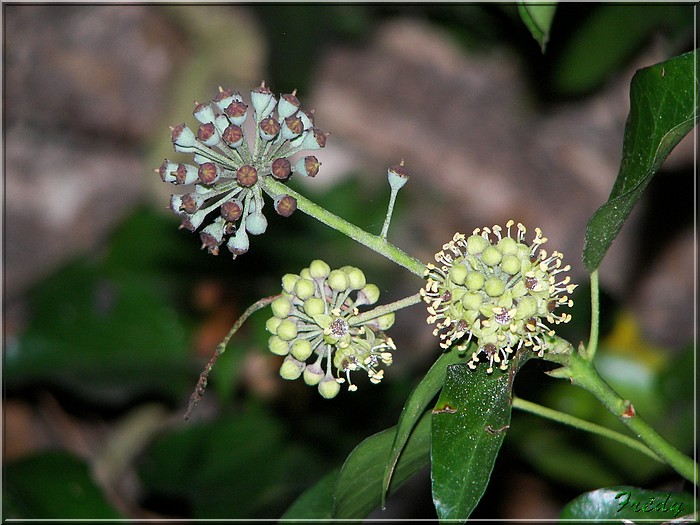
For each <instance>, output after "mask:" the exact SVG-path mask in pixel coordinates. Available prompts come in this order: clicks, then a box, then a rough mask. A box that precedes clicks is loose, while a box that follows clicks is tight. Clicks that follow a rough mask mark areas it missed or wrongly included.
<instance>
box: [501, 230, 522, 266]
mask: <svg viewBox="0 0 700 525" xmlns="http://www.w3.org/2000/svg"><path fill="white" fill-rule="evenodd" d="M507 238H508V239H510V237H507ZM511 240H513V239H511ZM501 269H502V270H503V271H504V272H506V273H507V274H510V275H515V274H516V273H518V272H519V271H520V259H518V258H517V257H516V256H515V255H504V256H503V259H502V260H501Z"/></svg>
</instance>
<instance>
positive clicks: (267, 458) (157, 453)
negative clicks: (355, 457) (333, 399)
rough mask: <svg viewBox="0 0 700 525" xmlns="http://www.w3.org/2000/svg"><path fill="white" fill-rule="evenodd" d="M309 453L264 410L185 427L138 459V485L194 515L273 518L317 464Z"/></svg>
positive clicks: (320, 465) (316, 469)
mask: <svg viewBox="0 0 700 525" xmlns="http://www.w3.org/2000/svg"><path fill="white" fill-rule="evenodd" d="M324 466H325V465H323V463H321V461H320V460H319V459H318V458H317V457H316V454H315V451H314V450H312V449H311V448H310V447H307V446H305V445H300V444H298V443H296V442H293V441H290V440H288V439H286V436H285V431H284V427H283V426H282V424H281V423H280V422H279V421H277V420H276V419H274V418H272V417H271V416H270V415H268V414H267V413H266V412H265V411H263V410H259V409H258V410H254V409H248V410H247V411H246V412H245V413H243V414H239V415H236V416H233V417H229V418H226V419H222V420H219V421H215V422H211V423H202V424H197V425H188V426H187V427H186V428H184V429H183V430H179V431H177V432H173V433H171V434H168V435H167V436H165V437H163V438H162V439H160V440H158V441H157V442H155V443H154V444H153V445H152V447H151V448H150V449H149V450H148V451H147V453H146V454H145V455H144V457H143V458H142V462H141V465H140V469H139V475H140V478H141V481H142V483H143V485H144V487H145V488H146V489H147V490H148V491H150V493H151V494H155V495H157V496H158V497H160V498H163V499H166V500H167V499H168V498H170V499H172V500H173V501H177V502H178V503H179V504H180V505H183V504H184V505H185V506H186V508H187V509H189V510H190V511H191V513H192V517H194V518H197V519H229V518H231V519H232V518H236V519H246V518H270V517H274V516H276V515H279V514H280V513H281V512H282V511H283V510H284V508H286V507H287V506H288V505H289V503H290V502H291V501H292V499H293V498H294V497H296V495H297V494H298V493H299V492H301V490H302V489H303V488H304V487H306V486H308V485H309V484H310V482H311V481H312V480H313V479H314V477H316V476H317V474H316V473H317V472H320V471H321V470H320V469H322V468H323V467H324Z"/></svg>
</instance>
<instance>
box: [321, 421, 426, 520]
mask: <svg viewBox="0 0 700 525" xmlns="http://www.w3.org/2000/svg"><path fill="white" fill-rule="evenodd" d="M395 433H396V429H395V428H393V427H392V428H390V429H387V430H384V431H382V432H379V433H378V434H374V435H373V436H370V437H368V438H367V439H365V440H364V441H363V442H362V443H360V444H359V445H358V446H357V447H356V448H355V449H354V450H353V451H352V452H351V453H350V455H349V456H348V458H347V459H346V460H345V464H344V465H343V468H342V470H341V471H340V475H339V476H338V483H337V485H336V490H335V506H334V512H333V517H334V518H336V519H358V520H359V519H363V518H365V517H366V516H367V514H369V513H370V512H371V511H372V510H374V509H375V508H376V507H377V506H379V504H380V503H381V501H382V492H383V490H382V480H383V475H384V470H385V468H386V461H387V458H388V457H389V452H390V451H391V446H392V443H393V441H394V435H395ZM429 459H430V413H429V412H428V413H425V414H424V415H423V417H422V418H421V419H420V421H418V424H417V425H416V426H415V428H414V430H413V433H412V434H411V436H410V437H409V439H408V442H407V443H406V446H405V447H404V449H403V453H402V454H401V457H400V458H399V462H398V464H397V465H396V469H395V471H394V476H393V479H392V483H391V488H392V490H396V489H397V488H398V487H399V486H400V485H401V483H403V482H404V481H406V480H407V479H408V478H410V477H411V476H413V475H414V474H415V473H416V472H418V471H419V470H420V469H421V468H423V467H424V466H425V465H427V464H428V461H429Z"/></svg>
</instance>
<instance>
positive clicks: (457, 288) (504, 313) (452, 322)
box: [421, 220, 576, 373]
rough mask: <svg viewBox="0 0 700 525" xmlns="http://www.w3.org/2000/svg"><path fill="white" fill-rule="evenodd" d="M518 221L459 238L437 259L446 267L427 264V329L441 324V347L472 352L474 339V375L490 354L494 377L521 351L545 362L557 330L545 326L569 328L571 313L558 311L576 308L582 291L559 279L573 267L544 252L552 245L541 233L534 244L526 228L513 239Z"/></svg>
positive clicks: (438, 331)
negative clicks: (573, 297) (574, 297)
mask: <svg viewBox="0 0 700 525" xmlns="http://www.w3.org/2000/svg"><path fill="white" fill-rule="evenodd" d="M514 224H515V222H514V221H512V220H511V221H508V223H507V224H506V231H505V235H503V228H501V227H500V226H498V225H496V226H494V227H493V228H488V227H485V228H482V229H480V228H477V229H475V230H474V231H473V233H472V235H470V236H468V237H467V236H465V235H464V234H462V233H456V234H455V235H454V237H453V238H452V240H451V241H450V242H448V243H447V244H445V245H443V247H442V250H441V251H440V252H438V253H437V254H435V260H436V261H437V262H438V263H440V264H441V266H439V267H438V266H435V265H434V264H428V265H427V269H426V272H425V277H426V278H427V280H428V282H427V284H426V285H425V288H424V289H423V290H421V295H422V296H423V300H424V301H425V302H426V303H428V314H429V315H428V319H427V321H428V323H430V324H432V323H436V325H435V330H434V331H433V334H434V335H436V336H438V335H439V336H440V346H441V347H442V348H449V347H450V346H452V345H456V348H457V349H458V351H460V352H463V351H464V350H466V348H467V345H468V344H469V342H470V341H471V340H472V338H475V339H477V340H478V348H477V350H476V351H475V352H473V353H472V357H471V360H470V361H469V366H470V367H471V368H472V369H473V368H475V367H476V363H477V362H478V361H479V357H480V355H481V354H483V355H484V356H485V357H486V359H487V360H488V369H487V372H489V373H491V372H492V371H493V367H494V363H496V364H497V365H498V367H499V368H500V369H501V370H506V369H507V368H508V360H509V359H510V356H511V354H512V353H513V352H515V351H517V350H519V349H520V348H521V347H526V348H530V349H531V350H532V351H534V352H536V353H537V354H538V356H540V357H542V356H543V355H544V352H545V351H546V350H547V344H548V343H547V337H551V336H553V335H554V330H552V329H551V328H550V327H549V326H547V325H546V324H545V321H546V322H548V323H550V324H559V323H566V322H568V321H569V320H570V319H571V315H570V314H567V313H561V314H557V313H556V312H555V310H556V308H557V307H559V306H563V305H567V306H569V307H571V306H572V305H573V301H572V300H571V299H569V297H568V296H567V295H566V294H570V293H572V292H573V290H574V289H575V288H576V285H574V284H569V282H570V278H569V277H568V276H566V277H563V278H562V276H559V274H560V273H562V272H566V271H568V270H569V269H570V266H569V265H567V266H562V257H563V256H562V254H561V253H559V252H556V251H555V252H552V254H551V255H548V254H547V252H546V251H545V250H544V249H541V248H540V247H541V245H543V244H544V243H545V242H547V238H546V237H543V236H542V231H541V230H540V229H539V228H536V229H535V237H534V239H532V241H531V243H530V244H529V245H528V244H526V243H525V233H526V229H525V226H523V225H522V224H520V223H518V224H517V227H516V228H517V231H516V232H515V237H511V229H512V228H513V225H514Z"/></svg>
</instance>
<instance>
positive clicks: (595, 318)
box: [586, 269, 600, 361]
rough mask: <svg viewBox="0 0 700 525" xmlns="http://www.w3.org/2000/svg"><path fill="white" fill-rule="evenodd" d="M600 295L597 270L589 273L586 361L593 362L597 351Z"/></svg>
mask: <svg viewBox="0 0 700 525" xmlns="http://www.w3.org/2000/svg"><path fill="white" fill-rule="evenodd" d="M599 297H600V293H599V290H598V270H597V269H596V270H594V271H593V273H591V334H590V337H589V338H588V346H587V347H586V359H588V360H589V361H593V358H594V357H595V353H596V351H597V350H598V331H599V329H600V299H599Z"/></svg>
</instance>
